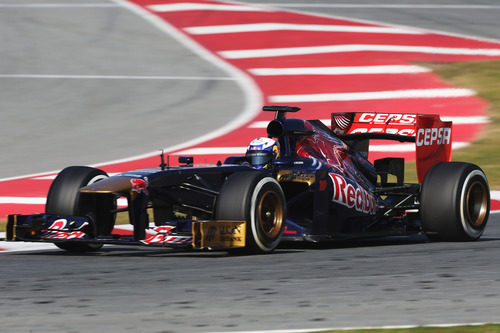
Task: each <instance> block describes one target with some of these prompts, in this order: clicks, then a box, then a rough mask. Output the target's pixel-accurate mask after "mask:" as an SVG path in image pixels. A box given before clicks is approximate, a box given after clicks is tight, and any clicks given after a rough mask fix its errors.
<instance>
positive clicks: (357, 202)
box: [330, 173, 377, 215]
mask: <svg viewBox="0 0 500 333" xmlns="http://www.w3.org/2000/svg"><path fill="white" fill-rule="evenodd" d="M330 178H331V179H332V182H333V197H332V201H334V202H337V203H339V204H341V205H343V206H346V207H349V208H354V209H355V210H357V211H358V212H362V213H366V214H370V215H375V213H376V212H377V200H376V199H375V197H374V196H373V195H372V194H371V193H369V192H368V191H366V190H365V189H364V188H362V187H360V186H354V185H352V184H350V183H348V182H347V180H346V179H345V178H344V177H343V176H341V175H338V174H335V173H330Z"/></svg>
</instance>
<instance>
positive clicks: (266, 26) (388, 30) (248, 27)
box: [184, 22, 424, 35]
mask: <svg viewBox="0 0 500 333" xmlns="http://www.w3.org/2000/svg"><path fill="white" fill-rule="evenodd" d="M184 30H185V31H186V32H188V33H190V34H192V35H212V34H226V33H241V32H263V31H280V30H294V31H324V32H354V33H374V34H409V35H420V34H424V32H422V31H418V30H416V29H413V30H410V29H401V28H397V27H368V26H353V25H331V24H292V23H274V22H269V23H250V24H231V25H211V26H198V27H187V28H184Z"/></svg>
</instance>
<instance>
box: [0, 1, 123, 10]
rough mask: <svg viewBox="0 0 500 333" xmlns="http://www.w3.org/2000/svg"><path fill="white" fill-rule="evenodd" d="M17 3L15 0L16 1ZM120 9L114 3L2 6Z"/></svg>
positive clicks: (3, 5)
mask: <svg viewBox="0 0 500 333" xmlns="http://www.w3.org/2000/svg"><path fill="white" fill-rule="evenodd" d="M14 1H15V0H14ZM116 7H118V6H117V5H116V4H113V3H26V4H0V9H2V8H16V9H30V8H37V9H39V8H42V9H44V8H48V9H57V8H72V9H73V8H74V9H76V8H116Z"/></svg>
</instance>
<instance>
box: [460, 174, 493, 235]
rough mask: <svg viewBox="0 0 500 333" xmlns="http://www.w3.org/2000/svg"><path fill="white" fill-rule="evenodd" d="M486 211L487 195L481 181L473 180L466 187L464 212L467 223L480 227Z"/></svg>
mask: <svg viewBox="0 0 500 333" xmlns="http://www.w3.org/2000/svg"><path fill="white" fill-rule="evenodd" d="M487 212H488V196H487V193H486V188H485V186H484V184H483V183H481V182H479V181H475V182H473V183H472V184H471V185H470V186H469V188H468V189H467V194H466V196H465V214H466V216H467V220H468V221H469V224H470V225H471V226H473V227H476V228H477V227H480V226H481V225H482V224H483V223H484V221H485V219H486V215H487Z"/></svg>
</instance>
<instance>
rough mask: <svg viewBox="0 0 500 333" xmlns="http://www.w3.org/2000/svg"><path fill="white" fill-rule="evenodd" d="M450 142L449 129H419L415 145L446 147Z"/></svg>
mask: <svg viewBox="0 0 500 333" xmlns="http://www.w3.org/2000/svg"><path fill="white" fill-rule="evenodd" d="M450 140H451V128H449V127H440V128H419V129H418V131H417V137H416V139H415V143H416V145H417V146H418V147H420V146H432V145H434V144H437V145H447V144H450Z"/></svg>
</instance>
